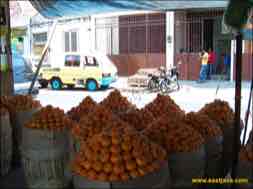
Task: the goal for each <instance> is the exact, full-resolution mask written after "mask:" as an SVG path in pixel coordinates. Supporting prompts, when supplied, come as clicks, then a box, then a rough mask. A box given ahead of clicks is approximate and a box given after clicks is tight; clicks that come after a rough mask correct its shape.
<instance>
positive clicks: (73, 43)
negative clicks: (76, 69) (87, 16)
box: [64, 31, 78, 52]
mask: <svg viewBox="0 0 253 189" xmlns="http://www.w3.org/2000/svg"><path fill="white" fill-rule="evenodd" d="M64 42H65V52H77V50H78V48H77V32H76V31H70V32H64Z"/></svg>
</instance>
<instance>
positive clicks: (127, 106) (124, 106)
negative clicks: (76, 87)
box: [100, 90, 136, 115]
mask: <svg viewBox="0 0 253 189" xmlns="http://www.w3.org/2000/svg"><path fill="white" fill-rule="evenodd" d="M100 104H101V105H102V106H105V107H106V108H108V109H110V110H111V111H112V112H113V113H114V114H116V115H121V114H124V113H125V112H127V111H129V110H131V109H135V108H136V107H135V106H134V105H133V104H131V103H130V102H129V101H128V100H127V98H126V97H123V96H122V95H121V94H120V92H119V91H118V90H114V91H113V92H111V93H110V94H109V96H108V97H106V98H105V99H104V100H103V101H102V102H101V103H100Z"/></svg>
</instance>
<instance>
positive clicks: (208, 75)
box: [207, 48, 215, 79]
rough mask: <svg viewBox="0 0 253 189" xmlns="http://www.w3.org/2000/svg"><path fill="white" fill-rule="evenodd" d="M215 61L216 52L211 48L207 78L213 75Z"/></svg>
mask: <svg viewBox="0 0 253 189" xmlns="http://www.w3.org/2000/svg"><path fill="white" fill-rule="evenodd" d="M214 63H215V53H214V52H213V50H212V49H211V48H210V49H209V50H208V73H207V79H211V75H212V74H213V65H214Z"/></svg>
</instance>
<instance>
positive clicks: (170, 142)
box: [143, 114, 205, 188]
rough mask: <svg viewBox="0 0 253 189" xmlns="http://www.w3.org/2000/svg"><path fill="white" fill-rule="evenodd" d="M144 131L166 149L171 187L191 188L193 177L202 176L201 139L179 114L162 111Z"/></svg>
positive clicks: (202, 141) (202, 153)
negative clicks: (161, 114)
mask: <svg viewBox="0 0 253 189" xmlns="http://www.w3.org/2000/svg"><path fill="white" fill-rule="evenodd" d="M143 133H144V134H145V135H147V136H148V137H149V138H150V139H151V140H153V141H154V142H156V143H158V144H160V145H161V146H163V147H164V148H165V149H166V151H167V154H168V165H169V168H170V170H171V182H172V183H171V185H172V187H176V188H183V187H191V186H192V180H191V179H192V178H200V177H202V176H204V167H205V151H204V146H203V144H204V139H203V137H202V136H201V135H200V134H199V133H198V132H197V131H196V130H195V129H193V128H192V127H191V126H190V125H187V124H186V123H185V122H184V121H183V119H182V117H181V115H178V116H176V115H175V116H174V117H173V118H171V117H168V116H167V115H166V114H164V115H163V116H161V117H160V118H159V119H158V120H156V121H154V122H152V123H151V124H150V125H149V126H148V127H147V129H145V130H144V131H143ZM185 162H187V164H185ZM182 165H183V166H182Z"/></svg>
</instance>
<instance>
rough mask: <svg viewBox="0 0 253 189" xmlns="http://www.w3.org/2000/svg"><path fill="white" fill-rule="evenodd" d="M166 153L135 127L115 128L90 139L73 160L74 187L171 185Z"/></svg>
mask: <svg viewBox="0 0 253 189" xmlns="http://www.w3.org/2000/svg"><path fill="white" fill-rule="evenodd" d="M165 158H166V152H165V150H164V149H163V148H161V147H160V146H158V145H156V144H154V143H152V142H150V141H149V140H148V139H147V138H145V137H144V136H141V135H140V134H139V133H137V131H135V130H133V129H131V128H129V129H128V128H125V129H123V128H122V127H121V129H120V128H111V129H107V130H105V131H103V132H102V133H100V134H97V135H95V136H93V137H92V138H89V139H88V140H87V141H86V142H85V143H84V144H83V145H82V146H81V149H80V152H79V153H78V154H77V156H76V157H75V159H74V161H73V162H72V167H73V168H72V170H73V174H74V186H75V188H76V189H89V188H96V189H100V188H101V189H102V188H108V189H111V188H113V189H120V188H128V189H131V188H133V189H135V188H157V189H163V188H167V186H168V179H169V172H168V168H167V163H166V159H165Z"/></svg>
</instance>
